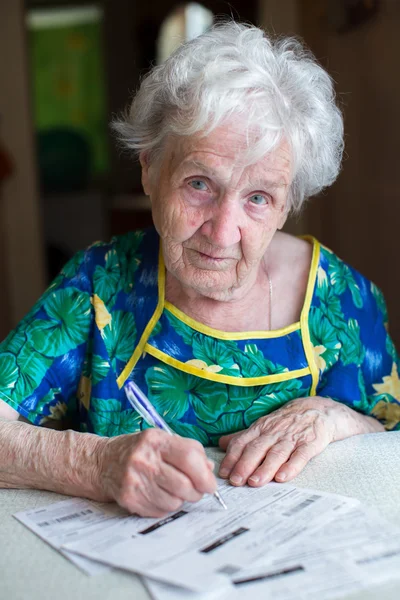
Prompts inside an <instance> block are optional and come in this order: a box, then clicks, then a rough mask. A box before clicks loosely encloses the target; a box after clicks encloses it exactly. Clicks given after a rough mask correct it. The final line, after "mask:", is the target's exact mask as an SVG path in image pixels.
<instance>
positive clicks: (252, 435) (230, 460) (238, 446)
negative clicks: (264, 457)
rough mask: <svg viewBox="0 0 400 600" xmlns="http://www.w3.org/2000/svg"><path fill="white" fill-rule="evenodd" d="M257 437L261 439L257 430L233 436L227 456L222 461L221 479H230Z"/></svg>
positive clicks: (249, 430) (248, 430)
mask: <svg viewBox="0 0 400 600" xmlns="http://www.w3.org/2000/svg"><path fill="white" fill-rule="evenodd" d="M257 437H259V432H258V431H257V429H256V428H253V429H247V430H246V431H244V432H241V433H238V434H235V435H234V436H232V438H231V440H230V442H229V444H228V446H227V449H226V455H225V456H224V459H223V460H222V462H221V466H220V468H219V476H220V477H223V478H228V477H230V474H231V472H232V469H233V468H234V466H235V465H236V463H237V462H238V460H239V459H240V457H241V456H242V454H243V451H244V449H245V447H246V446H247V444H248V443H250V442H252V441H253V440H254V439H256V438H257Z"/></svg>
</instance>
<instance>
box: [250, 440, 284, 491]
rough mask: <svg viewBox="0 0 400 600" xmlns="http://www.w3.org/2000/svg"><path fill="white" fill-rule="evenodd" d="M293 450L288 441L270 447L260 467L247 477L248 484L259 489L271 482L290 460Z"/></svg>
mask: <svg viewBox="0 0 400 600" xmlns="http://www.w3.org/2000/svg"><path fill="white" fill-rule="evenodd" d="M293 448H294V442H289V441H288V440H284V441H283V440H282V441H281V442H277V443H276V444H273V445H272V446H270V448H269V449H268V451H267V453H266V455H264V456H265V458H264V460H263V461H262V463H261V464H260V466H259V467H258V468H257V469H256V470H255V471H254V472H253V474H252V475H251V476H250V477H249V479H248V484H249V485H251V486H253V487H259V486H262V485H265V484H266V483H268V482H269V481H272V479H273V478H274V476H275V474H276V473H277V471H278V470H279V469H280V467H281V466H282V465H283V464H285V463H286V462H287V460H288V459H289V458H290V455H291V454H292V452H293Z"/></svg>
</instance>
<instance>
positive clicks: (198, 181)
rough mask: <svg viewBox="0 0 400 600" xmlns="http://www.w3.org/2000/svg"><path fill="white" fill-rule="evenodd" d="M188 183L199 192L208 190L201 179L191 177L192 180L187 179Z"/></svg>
mask: <svg viewBox="0 0 400 600" xmlns="http://www.w3.org/2000/svg"><path fill="white" fill-rule="evenodd" d="M189 185H190V186H191V187H192V188H193V189H195V190H198V191H199V192H206V191H207V190H208V187H207V185H206V184H205V183H204V181H201V179H192V181H189Z"/></svg>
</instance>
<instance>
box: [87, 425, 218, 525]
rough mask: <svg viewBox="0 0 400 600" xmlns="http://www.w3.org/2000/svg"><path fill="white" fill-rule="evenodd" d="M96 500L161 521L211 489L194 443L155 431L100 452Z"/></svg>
mask: <svg viewBox="0 0 400 600" xmlns="http://www.w3.org/2000/svg"><path fill="white" fill-rule="evenodd" d="M99 450H100V455H99V456H98V464H99V469H100V473H99V483H100V486H101V489H102V494H101V495H102V496H103V495H104V499H107V500H115V501H116V502H118V504H119V505H120V506H122V507H123V508H125V509H127V510H128V511H129V512H131V513H136V514H138V515H140V516H142V517H162V516H164V515H165V514H167V513H168V512H171V511H175V510H178V509H179V508H180V507H181V506H182V504H183V502H184V501H188V502H197V501H198V500H200V499H201V498H202V497H203V495H204V494H207V493H208V494H212V493H213V492H214V491H215V490H216V489H217V482H216V479H215V476H214V474H213V471H212V469H213V463H212V461H210V460H208V458H207V456H206V453H205V451H204V448H203V446H202V445H201V444H200V442H198V441H196V440H192V439H188V438H183V437H180V436H177V435H169V434H168V433H166V432H165V431H161V430H159V429H146V430H145V431H143V432H141V433H137V434H128V435H120V436H117V437H114V438H109V439H108V440H107V442H106V443H105V444H102V445H101V447H100V449H99Z"/></svg>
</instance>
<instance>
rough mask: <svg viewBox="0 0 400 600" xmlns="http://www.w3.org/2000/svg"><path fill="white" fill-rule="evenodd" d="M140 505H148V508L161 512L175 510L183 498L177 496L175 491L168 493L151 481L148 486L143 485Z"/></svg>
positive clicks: (179, 506)
mask: <svg viewBox="0 0 400 600" xmlns="http://www.w3.org/2000/svg"><path fill="white" fill-rule="evenodd" d="M144 490H146V491H144V493H143V499H142V502H141V504H142V506H144V507H146V506H148V507H149V508H150V509H156V510H159V511H161V512H162V513H163V514H165V513H170V512H175V511H176V510H179V509H180V508H181V506H182V504H183V500H182V499H181V498H178V497H177V496H176V494H175V493H170V492H168V491H166V490H164V489H163V488H161V487H160V486H159V485H157V484H155V482H152V485H150V486H146V485H145V486H144Z"/></svg>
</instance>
